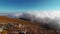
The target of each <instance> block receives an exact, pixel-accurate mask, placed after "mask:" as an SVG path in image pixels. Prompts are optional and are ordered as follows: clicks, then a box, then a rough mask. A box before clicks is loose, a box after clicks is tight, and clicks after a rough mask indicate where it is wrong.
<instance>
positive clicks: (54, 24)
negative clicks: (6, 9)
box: [10, 11, 60, 30]
mask: <svg viewBox="0 0 60 34" xmlns="http://www.w3.org/2000/svg"><path fill="white" fill-rule="evenodd" d="M10 16H11V17H12V16H13V17H17V18H24V19H29V20H30V21H32V22H37V23H41V24H47V25H48V26H49V27H51V28H53V29H56V30H60V12H59V11H53V12H52V11H51V12H50V11H41V12H38V11H36V12H24V13H21V14H18V13H17V14H13V15H12V14H11V15H10Z"/></svg>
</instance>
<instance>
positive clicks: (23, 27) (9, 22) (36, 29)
mask: <svg viewBox="0 0 60 34" xmlns="http://www.w3.org/2000/svg"><path fill="white" fill-rule="evenodd" d="M47 28H48V29H47ZM0 31H1V32H0V33H1V34H12V33H14V34H25V33H26V34H43V33H45V34H55V33H56V31H55V30H54V29H51V28H49V27H48V26H46V25H42V24H40V23H32V22H30V21H28V20H25V19H18V18H9V17H7V16H0Z"/></svg>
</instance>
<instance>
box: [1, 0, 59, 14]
mask: <svg viewBox="0 0 60 34" xmlns="http://www.w3.org/2000/svg"><path fill="white" fill-rule="evenodd" d="M34 10H38V11H40V10H59V11H60V0H0V13H6V12H24V11H34Z"/></svg>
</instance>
